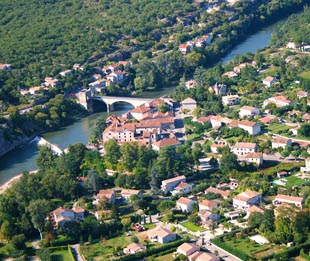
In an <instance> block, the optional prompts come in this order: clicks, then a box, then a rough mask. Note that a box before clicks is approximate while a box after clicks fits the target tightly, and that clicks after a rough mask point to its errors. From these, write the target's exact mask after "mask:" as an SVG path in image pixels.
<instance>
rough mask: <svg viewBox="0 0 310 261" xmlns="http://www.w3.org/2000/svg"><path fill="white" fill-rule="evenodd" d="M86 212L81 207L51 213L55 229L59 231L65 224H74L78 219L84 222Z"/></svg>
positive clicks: (61, 208) (56, 210)
mask: <svg viewBox="0 0 310 261" xmlns="http://www.w3.org/2000/svg"><path fill="white" fill-rule="evenodd" d="M84 212H85V211H84V209H82V208H80V207H78V208H74V209H68V208H63V207H59V208H57V209H55V210H54V211H52V212H51V213H50V218H51V220H52V222H53V225H54V228H55V229H57V228H59V227H61V226H63V225H64V224H65V223H68V222H74V221H76V220H78V219H79V220H83V219H84Z"/></svg>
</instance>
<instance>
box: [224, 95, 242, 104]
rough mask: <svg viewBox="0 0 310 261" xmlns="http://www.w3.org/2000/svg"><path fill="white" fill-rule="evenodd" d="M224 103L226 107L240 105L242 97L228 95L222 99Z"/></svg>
mask: <svg viewBox="0 0 310 261" xmlns="http://www.w3.org/2000/svg"><path fill="white" fill-rule="evenodd" d="M222 103H223V105H226V106H232V105H236V104H239V103H240V97H239V96H238V95H227V96H223V97H222Z"/></svg>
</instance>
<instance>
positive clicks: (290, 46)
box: [286, 42, 296, 49]
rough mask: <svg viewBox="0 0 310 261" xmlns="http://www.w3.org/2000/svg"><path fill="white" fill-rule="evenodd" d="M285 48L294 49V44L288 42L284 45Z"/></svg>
mask: <svg viewBox="0 0 310 261" xmlns="http://www.w3.org/2000/svg"><path fill="white" fill-rule="evenodd" d="M286 48H289V49H296V44H295V43H294V42H288V43H287V44H286Z"/></svg>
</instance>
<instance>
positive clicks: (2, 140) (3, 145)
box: [0, 127, 31, 157]
mask: <svg viewBox="0 0 310 261" xmlns="http://www.w3.org/2000/svg"><path fill="white" fill-rule="evenodd" d="M12 133H13V131H12V129H11V128H9V127H6V128H2V127H0V157H1V156H3V155H4V154H6V153H8V152H9V151H11V150H13V149H15V148H16V147H18V146H20V145H23V144H25V143H26V142H27V141H28V140H29V139H30V138H31V137H28V136H26V135H25V134H20V135H14V134H12Z"/></svg>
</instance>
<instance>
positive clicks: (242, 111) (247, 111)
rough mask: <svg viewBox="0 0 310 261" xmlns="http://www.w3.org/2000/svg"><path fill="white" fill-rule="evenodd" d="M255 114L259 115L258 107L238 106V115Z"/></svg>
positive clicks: (241, 116)
mask: <svg viewBox="0 0 310 261" xmlns="http://www.w3.org/2000/svg"><path fill="white" fill-rule="evenodd" d="M255 115H259V109H258V108H255V107H252V106H243V107H241V108H240V111H239V116H240V118H243V117H253V116H255Z"/></svg>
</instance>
